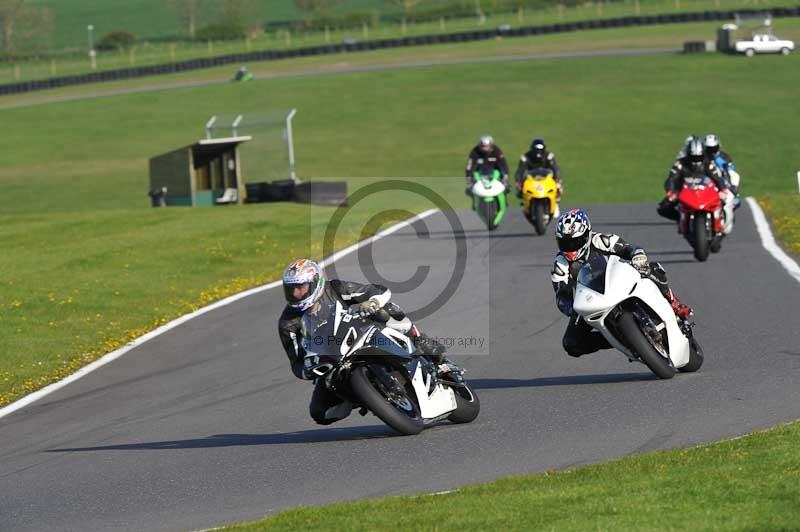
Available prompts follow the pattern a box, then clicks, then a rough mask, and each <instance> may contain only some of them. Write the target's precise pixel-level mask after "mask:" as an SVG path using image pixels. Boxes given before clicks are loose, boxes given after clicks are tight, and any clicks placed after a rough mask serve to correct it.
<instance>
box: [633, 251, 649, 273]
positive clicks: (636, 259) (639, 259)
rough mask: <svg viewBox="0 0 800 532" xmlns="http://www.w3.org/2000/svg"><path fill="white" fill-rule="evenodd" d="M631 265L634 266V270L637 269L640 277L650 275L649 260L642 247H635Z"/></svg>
mask: <svg viewBox="0 0 800 532" xmlns="http://www.w3.org/2000/svg"><path fill="white" fill-rule="evenodd" d="M631 266H633V267H634V268H636V271H638V272H639V274H640V275H641V276H642V277H647V276H648V275H650V261H649V260H647V254H646V253H645V252H644V250H643V249H637V250H636V251H634V252H633V256H632V257H631Z"/></svg>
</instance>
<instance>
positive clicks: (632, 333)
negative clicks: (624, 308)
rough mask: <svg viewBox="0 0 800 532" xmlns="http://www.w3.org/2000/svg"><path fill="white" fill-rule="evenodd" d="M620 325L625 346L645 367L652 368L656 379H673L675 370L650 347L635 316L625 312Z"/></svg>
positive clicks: (620, 318)
mask: <svg viewBox="0 0 800 532" xmlns="http://www.w3.org/2000/svg"><path fill="white" fill-rule="evenodd" d="M618 323H619V329H620V332H621V333H622V335H623V336H624V338H625V344H626V345H627V346H628V347H629V348H630V349H631V351H633V352H634V353H635V354H636V355H638V356H639V358H640V359H641V361H642V362H644V364H645V366H647V367H648V368H650V371H652V372H653V373H655V375H656V377H658V378H659V379H671V378H672V377H674V376H675V368H674V367H672V364H670V362H669V361H668V360H666V359H665V358H664V357H662V356H661V355H660V354H659V353H658V351H656V349H655V348H654V347H653V346H652V345H650V342H649V341H648V340H647V338H646V337H645V335H644V333H643V332H642V330H641V329H640V328H639V323H638V322H637V321H636V318H634V317H633V314H631V313H630V312H623V313H622V315H621V316H620V317H619V322H618Z"/></svg>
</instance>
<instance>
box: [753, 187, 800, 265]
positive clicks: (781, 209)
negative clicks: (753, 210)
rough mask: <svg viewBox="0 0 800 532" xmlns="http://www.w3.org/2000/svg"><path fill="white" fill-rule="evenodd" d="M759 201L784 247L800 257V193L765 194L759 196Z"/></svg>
mask: <svg viewBox="0 0 800 532" xmlns="http://www.w3.org/2000/svg"><path fill="white" fill-rule="evenodd" d="M758 203H760V204H761V207H763V208H764V212H766V213H767V216H769V219H770V222H772V228H773V230H774V231H775V236H776V237H777V239H778V240H779V241H780V243H781V245H782V246H783V248H784V249H785V250H786V251H787V252H789V253H790V254H791V255H794V257H795V258H797V257H800V195H798V194H796V193H791V194H765V195H763V196H759V198H758Z"/></svg>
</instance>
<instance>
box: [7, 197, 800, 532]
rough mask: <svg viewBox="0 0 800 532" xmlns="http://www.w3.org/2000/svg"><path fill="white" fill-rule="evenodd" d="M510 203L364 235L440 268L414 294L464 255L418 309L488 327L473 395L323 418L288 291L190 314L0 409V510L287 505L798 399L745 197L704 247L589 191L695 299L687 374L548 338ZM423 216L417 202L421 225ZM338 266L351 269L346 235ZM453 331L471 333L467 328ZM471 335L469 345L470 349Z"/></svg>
mask: <svg viewBox="0 0 800 532" xmlns="http://www.w3.org/2000/svg"><path fill="white" fill-rule="evenodd" d="M516 209H517V208H516V207H514V209H513V210H512V212H510V213H509V216H508V218H507V219H506V220H505V222H504V225H503V226H501V228H500V229H499V230H498V231H497V232H495V233H493V234H491V235H489V233H487V232H486V231H485V230H484V229H482V227H481V225H480V223H479V221H478V219H477V217H476V216H475V215H474V214H473V213H471V212H469V211H466V212H459V213H458V214H459V218H460V220H461V223H462V224H463V231H461V232H458V233H457V234H453V232H452V229H451V228H450V225H449V224H448V222H447V220H446V218H445V216H444V215H442V214H436V215H433V216H431V217H429V218H427V219H425V220H424V225H425V226H426V227H427V236H425V234H423V237H419V236H418V235H417V234H415V232H414V230H413V229H411V228H406V229H403V230H401V231H398V232H397V233H395V234H393V235H391V236H388V237H386V238H384V239H382V240H379V241H378V242H377V243H376V244H374V245H373V246H372V248H373V249H372V250H371V251H372V255H373V257H374V259H375V263H376V265H377V270H378V271H379V272H380V273H381V274H382V275H384V276H385V277H387V278H389V279H393V280H400V279H404V278H408V277H410V276H411V274H412V273H413V272H414V271H415V270H416V269H417V266H418V265H430V266H431V267H432V269H431V271H430V272H429V274H428V277H427V279H426V280H425V281H424V282H423V283H422V285H421V286H419V287H417V288H416V289H415V290H413V291H411V292H409V293H404V294H397V295H396V297H395V300H396V301H397V302H398V303H400V304H401V305H402V306H404V307H406V308H408V309H418V308H420V307H422V306H423V305H425V304H426V303H428V302H429V301H431V300H432V298H433V296H434V295H435V294H437V293H439V292H441V291H442V289H443V288H444V287H445V285H447V281H448V279H449V278H450V275H451V272H452V271H453V263H454V262H456V261H455V260H454V257H455V256H456V252H457V249H458V247H459V245H462V246H465V248H464V249H465V250H466V270H465V275H464V278H463V280H462V281H461V282H460V283H459V284H458V287H457V289H456V290H455V293H454V295H453V296H452V297H451V298H450V300H449V301H448V302H447V304H446V305H445V306H444V307H443V308H442V309H441V310H439V311H438V312H436V313H434V314H433V315H432V316H429V317H427V318H425V319H423V320H422V321H421V325H422V327H423V329H424V330H426V331H428V332H430V333H432V334H435V335H445V336H448V337H452V338H456V339H458V338H462V339H463V338H476V339H479V338H481V337H483V338H490V339H491V341H490V343H489V344H488V346H487V345H484V348H483V349H481V348H480V347H479V346H474V347H470V348H469V352H471V353H474V354H473V355H472V356H461V357H459V356H458V354H459V349H458V348H453V349H451V353H452V355H453V358H454V359H456V361H458V362H460V363H462V364H463V365H464V366H465V367H467V368H468V369H469V373H468V374H467V377H468V378H469V379H470V381H471V382H472V383H473V385H474V386H475V387H476V388H477V389H478V393H479V395H480V397H481V401H482V412H481V415H480V417H478V419H477V420H476V421H475V422H474V423H472V424H470V425H463V426H455V425H450V424H447V423H444V424H441V425H440V426H437V427H434V428H432V429H431V430H428V431H425V432H423V433H422V434H421V435H420V436H416V437H399V436H395V435H394V434H393V433H392V431H391V430H390V429H388V428H386V427H384V426H383V425H382V423H380V422H379V421H378V420H377V418H374V417H372V416H369V417H366V418H362V417H360V416H358V415H357V414H355V413H354V414H353V415H352V416H351V417H350V418H349V419H347V420H345V421H343V422H341V423H339V424H336V425H333V426H331V427H317V426H316V425H314V423H313V422H312V421H311V420H310V419H309V418H308V415H307V402H308V397H309V395H310V385H309V384H308V383H305V382H301V381H298V380H296V379H295V378H294V377H293V376H292V375H291V373H290V372H289V369H288V364H287V362H286V359H285V355H284V354H283V352H282V349H281V348H280V345H279V344H278V341H277V334H276V330H275V328H276V327H275V323H276V319H277V315H278V313H279V312H280V309H281V293H280V290H271V291H267V292H263V293H260V294H257V295H254V296H251V297H249V298H246V299H243V300H240V301H238V302H236V303H233V304H231V305H229V306H227V307H224V308H222V309H218V310H215V311H212V312H210V313H207V314H205V315H202V316H200V317H198V318H197V319H195V320H192V321H190V322H188V323H186V324H184V325H182V326H180V327H178V328H176V329H174V330H172V331H170V332H168V333H166V334H164V335H162V336H159V337H157V338H155V339H153V340H152V341H150V342H147V343H145V344H143V345H142V346H140V347H139V348H137V349H135V350H133V351H132V352H130V353H128V354H127V355H126V356H125V357H123V358H121V359H119V360H117V361H115V362H114V363H112V364H110V365H107V366H104V367H103V368H101V369H99V370H98V371H96V372H94V373H92V374H90V375H88V376H87V377H85V378H83V379H81V380H79V381H77V382H76V383H74V384H72V385H70V386H67V387H66V388H64V389H62V390H60V391H58V392H56V393H54V394H52V395H50V396H48V397H46V398H44V399H42V400H41V401H39V402H37V403H35V404H33V405H32V406H29V407H27V408H24V409H22V410H20V411H18V412H16V413H14V414H12V415H10V416H8V417H6V418H3V419H2V420H0V463H2V471H0V516H2V518H0V529H2V530H6V529H9V530H109V529H115V530H142V529H147V530H161V529H163V530H181V529H190V528H205V527H210V526H214V525H217V524H221V523H226V522H231V521H235V520H241V519H250V518H257V517H260V516H262V515H264V514H265V513H269V512H272V511H274V510H278V509H281V508H286V507H289V506H296V505H308V504H320V503H325V502H331V501H338V500H349V499H356V498H360V497H365V496H381V495H389V494H396V493H407V492H419V491H438V490H445V489H452V488H454V487H457V486H459V485H462V484H464V483H469V482H476V481H481V480H488V479H492V478H496V477H499V476H505V475H512V474H522V473H529V472H537V471H544V470H547V469H551V468H564V467H571V466H575V465H578V464H584V463H588V462H595V461H600V460H605V459H608V458H612V457H617V456H622V455H626V454H630V453H638V452H645V451H648V450H652V449H657V448H665V447H674V446H683V445H690V444H695V443H700V442H705V441H710V440H716V439H720V438H725V437H731V436H735V435H738V434H742V433H744V432H748V431H750V430H753V429H757V428H762V427H767V426H769V425H773V424H775V423H778V422H781V421H787V420H792V419H797V418H800V387H798V386H797V385H796V375H797V372H798V370H800V350H798V347H797V346H798V345H800V328H798V327H797V318H796V316H797V315H798V313H800V286H798V284H797V283H795V282H794V280H792V279H791V278H790V277H789V275H787V274H786V272H785V271H784V270H783V269H782V267H781V266H780V265H779V264H778V263H777V262H776V261H775V260H774V259H773V258H772V257H771V256H769V255H768V254H767V252H766V251H765V250H764V248H763V247H762V245H761V242H760V240H759V238H758V236H757V234H756V229H755V226H754V224H753V220H752V215H751V213H750V211H749V207H747V206H743V207H742V208H741V209H740V210H739V211H737V216H738V218H737V225H736V229H735V231H734V234H733V235H732V237H731V238H729V239H727V240H726V241H725V242H724V244H723V249H722V252H721V253H720V254H719V255H714V256H712V257H711V258H710V259H709V261H708V262H707V263H705V264H700V263H698V262H696V261H695V260H694V259H693V257H692V254H691V250H690V248H689V246H688V244H687V243H686V242H684V241H683V240H682V239H681V238H680V237H679V236H678V235H677V234H676V232H675V228H674V226H673V224H671V223H669V222H667V221H665V220H662V219H660V218H658V217H657V215H656V214H655V207H654V205H617V206H611V205H606V206H595V207H590V208H589V209H588V211H589V214H590V216H591V217H592V219H593V222H594V225H595V228H596V229H598V230H603V231H610V232H616V233H619V234H621V235H623V236H624V237H626V238H628V239H629V240H631V241H633V242H636V243H638V244H640V245H642V246H644V247H645V248H646V249H648V251H649V252H650V255H651V258H655V259H658V260H660V261H661V262H662V263H663V264H664V266H665V267H666V268H667V271H668V273H669V276H670V279H671V281H672V286H673V288H674V289H675V291H676V293H677V294H678V295H679V296H680V297H681V298H682V299H683V300H684V301H685V302H686V303H688V304H690V305H692V306H693V307H694V308H695V310H696V313H697V319H696V321H697V328H696V334H697V336H698V338H699V339H700V341H701V342H702V344H703V346H704V348H705V351H706V363H705V365H704V367H703V368H702V369H701V370H700V372H698V373H697V374H687V375H683V374H680V375H678V376H676V377H675V378H674V379H672V380H670V381H656V380H654V378H653V377H652V375H651V374H650V373H649V371H648V370H647V368H645V367H644V366H642V365H638V364H629V363H628V362H627V361H626V359H625V358H624V357H623V356H622V355H621V354H619V353H616V352H613V351H605V352H601V353H596V354H593V355H589V356H586V357H583V358H580V359H573V358H570V357H568V356H566V355H565V354H564V353H563V351H562V349H561V335H562V333H563V329H564V327H565V319H564V318H561V317H560V315H559V313H558V311H557V310H556V309H555V306H554V304H553V294H552V288H551V286H550V282H549V270H550V266H551V264H552V258H553V253H554V242H553V239H552V229H550V230H549V231H548V235H547V236H545V237H534V236H532V228H531V227H530V226H529V225H528V224H527V222H525V221H524V220H523V219H522V217H521V216H520V215H519V213H518V212H517V211H516ZM416 225H417V227H419V226H420V223H417V224H416ZM336 268H337V272H338V274H339V275H340V276H341V277H343V278H350V279H353V280H360V279H363V276H364V274H362V273H361V270H360V268H359V265H358V256H357V255H355V254H354V255H349V256H347V257H345V258H343V259H342V260H340V261H339V262H337V264H336ZM464 349H466V348H464ZM462 352H463V349H462Z"/></svg>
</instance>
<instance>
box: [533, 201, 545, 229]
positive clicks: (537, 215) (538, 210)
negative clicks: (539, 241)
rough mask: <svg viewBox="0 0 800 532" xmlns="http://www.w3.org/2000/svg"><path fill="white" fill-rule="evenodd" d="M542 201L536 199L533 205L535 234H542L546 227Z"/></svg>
mask: <svg viewBox="0 0 800 532" xmlns="http://www.w3.org/2000/svg"><path fill="white" fill-rule="evenodd" d="M544 216H545V214H544V202H543V201H537V202H536V203H534V205H533V226H534V227H535V228H536V234H537V235H543V234H544V232H545V230H546V229H547V224H546V223H545V221H544Z"/></svg>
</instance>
